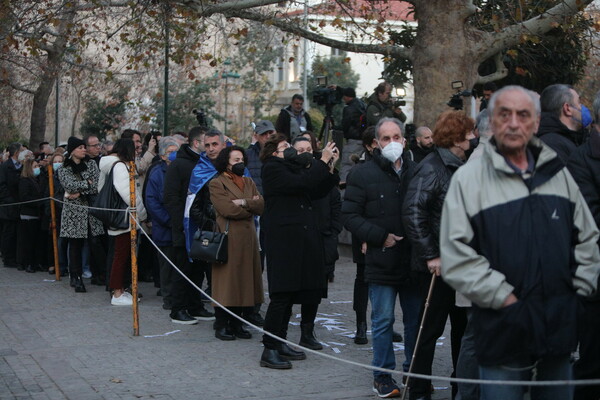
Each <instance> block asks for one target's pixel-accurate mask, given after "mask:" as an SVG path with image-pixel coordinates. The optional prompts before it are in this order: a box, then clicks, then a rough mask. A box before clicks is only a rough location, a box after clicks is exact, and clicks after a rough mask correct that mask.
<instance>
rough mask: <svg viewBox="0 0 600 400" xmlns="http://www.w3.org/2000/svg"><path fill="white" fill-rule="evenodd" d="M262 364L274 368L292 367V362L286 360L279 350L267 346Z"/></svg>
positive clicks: (261, 359)
mask: <svg viewBox="0 0 600 400" xmlns="http://www.w3.org/2000/svg"><path fill="white" fill-rule="evenodd" d="M260 366H261V367H267V368H273V369H290V368H292V363H291V362H289V361H287V360H284V359H283V358H282V357H281V356H280V355H279V352H278V351H277V350H275V349H267V348H266V347H265V349H264V350H263V353H262V356H261V357H260Z"/></svg>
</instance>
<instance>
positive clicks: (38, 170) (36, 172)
mask: <svg viewBox="0 0 600 400" xmlns="http://www.w3.org/2000/svg"><path fill="white" fill-rule="evenodd" d="M33 176H40V168H39V167H36V168H34V169H33Z"/></svg>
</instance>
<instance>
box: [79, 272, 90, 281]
mask: <svg viewBox="0 0 600 400" xmlns="http://www.w3.org/2000/svg"><path fill="white" fill-rule="evenodd" d="M81 277H82V278H85V279H89V278H91V277H92V273H91V272H90V271H85V272H84V273H83V274H81Z"/></svg>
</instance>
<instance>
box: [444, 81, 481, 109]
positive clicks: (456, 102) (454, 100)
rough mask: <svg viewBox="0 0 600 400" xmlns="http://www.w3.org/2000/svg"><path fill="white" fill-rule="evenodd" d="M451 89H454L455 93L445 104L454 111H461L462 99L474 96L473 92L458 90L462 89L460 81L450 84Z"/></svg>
mask: <svg viewBox="0 0 600 400" xmlns="http://www.w3.org/2000/svg"><path fill="white" fill-rule="evenodd" d="M451 85H452V89H456V90H457V92H456V93H454V94H453V95H452V97H450V101H449V102H447V103H446V105H448V107H452V108H454V109H455V110H462V109H463V107H464V101H463V97H471V96H476V92H475V90H462V91H461V90H460V89H462V87H463V83H462V81H454V82H452V84H451Z"/></svg>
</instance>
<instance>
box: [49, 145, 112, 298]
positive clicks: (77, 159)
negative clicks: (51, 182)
mask: <svg viewBox="0 0 600 400" xmlns="http://www.w3.org/2000/svg"><path fill="white" fill-rule="evenodd" d="M67 153H68V155H67V158H66V159H65V162H64V163H63V166H62V168H59V169H58V171H57V172H58V180H59V181H60V184H61V185H62V187H63V188H64V189H65V198H64V200H65V204H64V206H63V209H62V215H61V221H62V224H61V227H60V237H62V238H66V239H67V241H68V244H69V274H70V276H71V286H72V287H74V288H75V292H78V293H83V292H85V291H86V289H85V285H84V284H83V280H82V277H81V275H82V273H83V265H82V264H83V263H82V260H83V259H82V252H83V245H84V241H85V240H86V239H88V238H90V237H91V236H99V235H102V234H103V233H104V228H103V226H102V222H100V221H99V220H98V219H96V218H95V217H93V216H92V215H90V213H89V209H88V208H87V207H89V206H91V205H92V202H93V200H91V197H92V196H94V195H96V194H98V178H99V176H100V170H99V169H98V166H97V165H96V163H95V162H94V161H93V160H90V159H89V157H88V156H87V154H86V149H85V142H84V141H83V140H82V139H80V138H78V137H75V136H71V137H70V138H69V140H68V142H67ZM90 251H91V253H92V254H91V259H95V258H97V255H96V254H94V252H95V249H94V246H91V247H90Z"/></svg>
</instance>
